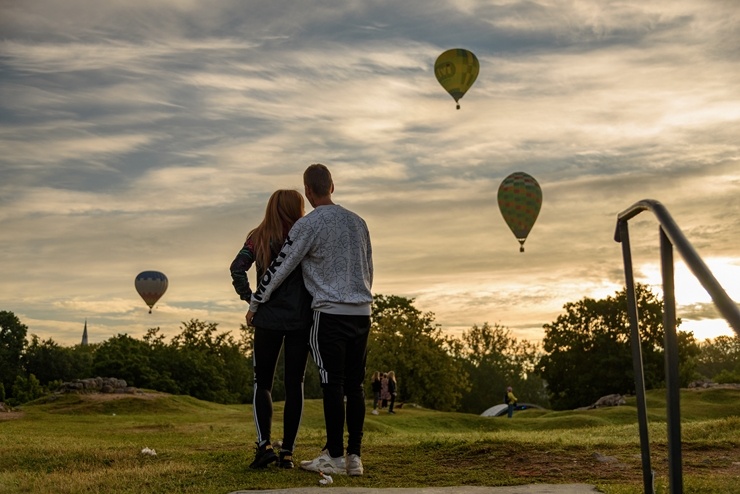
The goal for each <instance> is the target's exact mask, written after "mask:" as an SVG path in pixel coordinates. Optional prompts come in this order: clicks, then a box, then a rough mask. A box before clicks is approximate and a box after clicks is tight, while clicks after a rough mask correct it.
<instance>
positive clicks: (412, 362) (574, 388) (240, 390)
mask: <svg viewBox="0 0 740 494" xmlns="http://www.w3.org/2000/svg"><path fill="white" fill-rule="evenodd" d="M636 295H637V306H638V313H639V316H640V332H641V335H642V341H641V346H642V355H643V366H644V373H645V387H646V388H647V389H653V388H661V387H664V385H665V372H664V350H663V341H664V329H663V322H662V321H663V303H662V301H661V300H660V299H659V298H658V297H657V296H656V295H655V294H653V293H652V292H651V291H650V290H649V289H648V288H647V287H645V286H642V285H638V286H637V289H636ZM626 307H627V304H626V290H622V291H620V292H617V293H615V294H614V296H609V297H606V298H604V299H601V300H595V299H591V298H588V297H586V298H583V299H582V300H579V301H577V302H573V303H568V304H566V305H565V306H564V307H563V309H564V313H563V314H561V315H560V316H558V317H557V319H556V320H555V321H553V322H551V323H549V324H545V325H544V326H543V328H544V337H543V340H542V342H541V343H537V344H534V343H531V342H528V341H526V340H519V339H517V338H514V337H513V336H512V333H511V331H510V330H509V329H508V328H506V327H504V326H501V325H499V324H494V325H490V324H488V323H485V324H483V325H482V326H478V325H474V326H473V327H472V328H470V329H469V330H466V331H463V332H462V334H461V335H460V336H459V337H453V336H450V335H446V334H445V333H444V332H443V331H442V329H441V328H440V326H439V325H437V324H435V319H434V314H433V313H432V312H427V313H423V312H421V311H420V310H418V309H417V308H416V307H414V300H413V299H409V298H405V297H399V296H395V295H376V296H375V300H374V303H373V317H372V321H373V322H372V328H371V333H370V341H369V344H368V371H369V372H368V375H369V374H370V373H372V371H374V370H379V371H387V370H394V371H395V373H396V376H397V377H398V379H399V390H398V392H399V397H398V400H399V401H400V402H409V403H417V404H419V405H421V406H424V407H427V408H432V409H436V410H443V411H460V412H468V413H476V414H479V413H481V412H483V411H484V410H486V409H487V408H489V407H491V406H493V405H495V404H498V403H501V402H502V400H503V391H504V389H505V387H506V386H513V387H514V389H515V391H516V395H517V397H519V399H520V400H521V401H523V402H529V403H536V404H539V405H541V406H544V407H548V408H553V409H556V410H565V409H572V408H577V407H582V406H587V405H590V404H592V403H593V402H595V401H596V400H597V399H598V398H600V397H601V396H604V395H607V394H613V393H620V394H633V393H634V387H635V386H634V375H633V371H632V369H633V367H632V351H631V346H630V345H631V344H630V336H629V335H630V328H629V322H628V316H627V309H626ZM678 324H680V320H679V321H678ZM180 330H181V332H180V333H179V334H177V335H175V336H174V337H172V338H170V339H169V340H168V339H167V337H166V335H164V334H162V332H161V330H160V328H158V327H157V328H150V329H149V330H148V331H147V333H146V335H144V336H143V337H142V338H141V339H138V338H134V337H131V336H129V335H127V334H119V335H117V336H114V337H112V338H110V339H108V340H106V341H104V342H102V343H97V344H91V345H75V346H71V347H69V346H62V345H59V344H58V343H56V342H55V341H54V340H53V339H46V340H40V339H39V338H38V337H37V336H36V335H31V336H30V339H29V338H28V337H27V332H28V328H27V327H26V326H25V325H24V324H23V323H22V322H21V321H20V320H19V319H18V318H17V317H16V316H15V314H13V313H12V312H9V311H0V401H7V402H8V403H9V404H11V405H17V404H21V403H24V402H27V401H31V400H33V399H36V398H38V397H40V396H42V395H44V394H45V393H49V392H52V391H54V390H55V389H56V388H58V387H59V386H60V385H61V383H63V382H68V381H73V380H75V379H84V378H88V377H95V376H101V377H116V378H118V379H124V380H126V381H127V383H128V384H129V385H130V386H134V387H137V388H143V389H151V390H156V391H162V392H167V393H172V394H185V395H190V396H193V397H195V398H199V399H202V400H208V401H213V402H217V403H225V404H239V403H251V401H252V390H253V370H252V363H251V362H252V358H251V356H252V336H253V332H252V329H251V328H248V327H247V326H246V325H244V324H242V325H241V326H240V327H239V329H238V330H237V332H236V334H232V332H228V331H227V332H219V330H218V325H217V324H216V323H209V322H203V321H199V320H197V319H192V320H190V321H187V322H183V323H182V325H181V327H180ZM678 336H679V362H680V373H681V382H682V386H687V385H688V383H689V382H691V381H693V380H697V379H705V380H713V381H715V382H740V359H739V358H738V357H739V356H740V339H739V338H738V337H737V336H735V337H727V336H720V337H717V338H715V339H713V340H709V339H708V340H705V341H704V342H697V341H696V340H695V338H694V336H693V334H692V333H687V332H679V334H678ZM281 359H282V357H281ZM366 391H367V393H368V396H369V395H370V389H369V382H368V388H367V390H366ZM273 396H274V398H275V399H276V400H282V399H284V396H285V391H284V388H283V386H282V360H281V361H280V362H278V368H277V372H276V379H275V384H274V388H273ZM305 396H306V398H309V399H310V398H320V397H321V388H320V385H319V378H318V371H317V370H316V366H315V365H314V364H313V362H310V361H309V365H308V367H307V369H306V380H305Z"/></svg>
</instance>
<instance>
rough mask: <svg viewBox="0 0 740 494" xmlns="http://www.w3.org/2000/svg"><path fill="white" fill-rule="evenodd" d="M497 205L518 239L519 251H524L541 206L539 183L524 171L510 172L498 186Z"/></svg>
mask: <svg viewBox="0 0 740 494" xmlns="http://www.w3.org/2000/svg"><path fill="white" fill-rule="evenodd" d="M498 207H499V209H500V210H501V215H502V216H503V217H504V221H506V224H507V225H509V228H510V229H511V231H512V232H513V233H514V236H515V237H516V239H517V240H519V245H520V247H519V252H524V241H525V240H527V235H529V231H530V230H531V229H532V226H534V222H535V221H537V215H539V214H540V208H541V207H542V189H541V188H540V184H538V183H537V180H535V179H534V178H533V177H532V176H530V175H527V174H526V173H524V172H516V173H512V174H511V175H509V176H508V177H506V178H505V179H504V181H503V182H501V185H500V186H499V188H498Z"/></svg>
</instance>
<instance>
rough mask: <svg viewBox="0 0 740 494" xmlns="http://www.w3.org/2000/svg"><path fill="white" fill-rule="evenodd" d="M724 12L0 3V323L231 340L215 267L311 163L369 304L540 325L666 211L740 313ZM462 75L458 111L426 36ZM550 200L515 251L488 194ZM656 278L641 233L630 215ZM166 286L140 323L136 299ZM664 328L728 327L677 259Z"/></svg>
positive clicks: (683, 2) (479, 4) (733, 22)
mask: <svg viewBox="0 0 740 494" xmlns="http://www.w3.org/2000/svg"><path fill="white" fill-rule="evenodd" d="M739 22H740V10H738V9H737V5H736V3H735V2H734V1H732V0H726V1H725V0H712V1H709V2H704V3H702V4H699V3H697V2H694V1H689V0H670V1H669V0H660V1H654V2H647V3H646V2H638V1H626V2H625V1H620V2H608V1H607V2H605V1H600V0H590V1H589V0H584V1H579V2H554V1H539V2H530V1H517V0H511V1H506V0H490V1H489V0H486V1H480V0H476V1H472V0H438V1H428V0H424V1H421V0H409V1H405V2H390V1H387V0H376V1H370V2H368V1H351V2H330V1H322V0H307V1H302V2H292V1H285V0H282V1H271V2H258V1H237V0H232V1H229V0H214V1H210V2H202V1H197V0H191V1H179V0H178V1H174V0H170V1H159V2H154V3H152V2H144V1H141V0H126V1H118V0H116V1H108V2H102V3H101V2H92V1H90V0H69V1H65V2H55V1H52V0H30V1H27V2H5V3H4V5H3V16H1V17H0V30H2V32H3V37H2V40H0V232H2V234H1V235H0V252H2V256H0V273H1V275H2V282H1V283H0V301H2V304H1V305H0V310H11V311H13V312H15V313H16V314H17V315H18V316H19V317H20V318H21V320H22V321H23V322H24V323H25V324H27V325H28V326H29V330H30V332H31V333H35V334H38V335H39V336H41V337H42V338H50V337H51V338H53V339H54V340H55V341H58V342H61V343H64V344H70V343H77V342H78V341H79V339H80V336H81V329H82V324H83V322H84V320H85V319H87V320H88V323H89V326H90V332H91V336H90V339H91V341H102V340H104V339H107V338H108V337H110V336H111V335H114V334H117V333H128V334H131V335H134V336H139V335H141V334H143V333H144V331H145V330H146V329H147V328H149V327H153V326H160V327H161V328H162V330H163V332H164V333H165V334H167V335H173V334H175V333H177V332H179V323H180V322H181V321H186V320H189V319H191V318H198V319H201V320H206V321H209V322H217V323H219V325H220V328H221V329H223V330H235V329H236V328H237V327H238V325H239V324H240V323H241V322H242V321H243V314H244V312H245V309H246V305H245V304H244V303H243V302H241V301H240V300H238V298H237V296H236V295H235V293H234V291H233V289H232V287H231V284H230V281H231V280H230V277H229V273H228V266H229V264H230V262H231V260H232V258H233V256H234V255H235V254H236V252H237V251H238V249H239V247H240V246H241V243H242V241H243V240H244V236H245V235H246V233H247V231H248V230H249V229H251V228H252V227H254V226H255V225H256V224H257V223H258V222H259V221H260V219H261V217H262V215H263V214H264V206H265V203H266V200H267V197H268V196H269V195H270V193H272V192H273V191H274V190H275V189H277V188H296V189H298V190H301V191H302V183H301V174H302V172H303V170H304V169H305V167H306V166H307V165H308V164H310V163H313V162H322V163H325V164H327V165H328V166H329V167H330V169H331V170H332V172H333V174H334V178H335V182H336V193H335V196H334V198H335V200H336V202H338V203H340V204H342V205H344V206H346V207H349V208H350V209H353V210H355V211H357V212H358V213H360V214H361V215H362V216H363V217H365V219H366V220H367V222H368V224H369V226H370V228H371V234H372V239H373V246H374V252H375V266H376V279H375V286H374V291H375V292H376V293H383V294H389V295H390V294H393V295H402V296H407V297H412V298H415V299H416V306H417V307H419V308H420V309H422V310H424V311H431V312H434V313H435V314H436V320H437V322H438V323H440V324H441V325H442V328H443V329H445V330H448V331H450V332H459V331H462V330H465V329H468V328H470V327H471V326H472V325H474V324H478V325H480V324H483V323H484V322H490V323H499V324H502V325H504V326H507V327H510V328H511V329H512V330H513V331H514V334H515V336H517V337H520V338H524V339H530V340H538V339H540V338H541V337H542V325H543V324H546V323H549V322H552V321H553V320H554V319H555V318H556V317H557V315H558V314H560V313H561V311H562V306H563V304H565V303H567V302H573V301H576V300H579V299H581V298H583V297H585V296H590V297H603V296H606V295H612V294H614V292H616V291H618V290H620V289H621V287H622V286H623V284H624V273H623V268H622V257H621V246H620V244H618V243H616V242H615V241H614V238H613V237H614V229H615V226H616V217H617V214H618V213H619V212H620V211H622V210H624V209H626V208H627V207H629V206H630V205H631V204H633V203H634V202H636V201H638V200H641V199H646V198H651V199H657V200H660V201H661V202H662V203H663V204H665V205H666V207H667V208H668V209H669V211H670V212H671V214H672V215H673V217H674V219H675V220H676V222H677V223H678V224H679V226H680V227H681V228H682V229H683V231H684V233H685V234H686V236H687V237H688V239H689V240H690V241H691V242H692V243H693V245H694V246H695V248H696V249H697V251H698V252H699V254H700V255H701V256H702V257H703V258H704V259H705V261H706V262H707V263H708V264H709V265H710V267H711V268H712V269H713V270H714V272H715V274H716V276H717V278H718V279H719V280H720V282H721V283H722V284H723V286H724V287H725V289H726V290H727V291H728V293H729V295H730V296H731V297H732V298H733V299H734V300H740V281H739V280H740V253H739V252H738V248H737V245H738V244H739V243H740V194H738V192H739V191H740V166H739V165H740V150H739V148H738V139H737V136H738V135H740V97H738V92H737V88H738V87H740V69H738V62H739V61H740V31H738V29H737V25H738V23H739ZM453 47H464V48H467V49H470V50H472V51H473V52H475V53H476V55H477V56H478V58H479V60H480V64H481V73H480V76H479V78H478V81H477V82H476V83H475V85H474V87H473V88H472V89H471V91H470V92H469V93H468V94H467V95H466V96H465V97H464V98H463V99H462V100H461V104H462V109H461V110H459V111H456V110H455V106H454V102H453V100H452V99H451V98H450V97H449V95H447V94H446V93H445V92H444V90H443V89H442V88H441V87H440V86H439V84H438V83H437V81H436V80H435V78H434V73H433V64H434V60H435V59H436V57H437V56H438V55H439V54H440V53H441V52H442V51H444V50H446V49H448V48H453ZM514 171H525V172H527V173H529V174H530V175H533V176H534V177H536V178H537V180H538V181H539V183H540V184H541V186H542V188H543V193H544V205H543V208H542V212H541V213H540V217H539V219H538V221H537V224H536V225H535V227H534V229H533V230H532V234H531V235H530V237H529V239H528V240H527V243H526V252H525V253H524V254H520V253H519V251H518V244H517V242H516V240H515V239H514V237H513V235H512V234H511V232H510V231H509V230H508V228H507V227H506V225H505V223H504V222H503V220H502V218H501V215H500V214H499V211H498V207H497V204H496V191H497V189H498V186H499V184H500V183H501V181H502V180H503V179H504V177H506V176H507V175H508V174H510V173H512V172H514ZM631 240H632V245H633V249H634V255H635V267H636V270H637V272H636V277H637V279H638V281H641V282H644V283H649V284H651V285H653V286H654V288H655V290H656V292H659V291H660V283H661V281H660V271H659V253H658V227H657V222H656V221H655V219H654V217H652V215H650V214H649V213H645V214H644V215H642V216H640V217H638V218H637V219H635V220H633V222H632V224H631ZM147 269H156V270H160V271H163V272H165V273H166V274H167V275H168V276H169V278H170V288H169V291H168V292H167V294H166V295H165V296H164V298H163V299H162V300H161V301H160V303H159V305H158V306H157V308H156V309H155V310H154V313H153V314H152V315H149V314H147V310H146V308H145V306H144V304H143V302H142V301H141V300H140V299H139V298H138V295H137V294H136V293H135V291H134V289H133V279H134V277H135V275H136V274H137V273H138V272H140V271H143V270H147ZM677 269H678V273H677V287H676V292H677V298H678V303H679V305H680V307H679V314H678V315H679V316H680V317H682V318H683V320H684V325H683V328H684V329H688V330H693V331H694V332H695V335H696V336H697V337H700V338H703V337H711V336H715V335H717V334H731V331H730V330H729V329H728V326H727V324H726V323H724V322H723V321H721V320H719V316H718V314H717V311H716V310H715V309H714V306H713V305H712V303H711V300H710V299H709V298H708V297H707V296H706V293H705V292H704V290H703V289H702V288H701V286H700V285H699V284H698V283H697V282H696V281H695V280H694V279H693V277H692V275H691V274H690V273H689V272H688V270H686V269H685V267H684V266H683V265H682V264H681V263H680V261H679V262H678V263H677Z"/></svg>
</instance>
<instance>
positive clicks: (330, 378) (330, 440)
mask: <svg viewBox="0 0 740 494" xmlns="http://www.w3.org/2000/svg"><path fill="white" fill-rule="evenodd" d="M303 184H304V187H305V194H306V198H307V199H308V201H309V202H310V203H311V205H312V206H313V207H314V210H313V211H311V212H310V213H308V214H307V215H306V216H304V217H303V218H301V219H299V220H298V221H296V223H295V225H293V228H292V229H291V230H290V233H289V234H288V238H287V239H286V241H285V244H284V245H283V248H282V250H281V251H280V254H279V255H278V258H277V259H276V260H275V261H273V263H272V264H271V265H270V267H269V268H268V270H267V273H266V274H265V275H264V276H263V277H262V278H261V280H260V284H259V287H258V288H257V291H256V292H255V293H254V294H253V295H252V302H251V304H250V307H249V309H250V310H249V312H248V313H247V322H249V321H250V320H251V318H254V317H256V316H255V314H259V311H260V310H262V308H261V307H262V306H263V305H264V304H265V303H266V302H268V301H269V300H270V297H271V296H272V295H273V293H274V292H275V289H276V288H277V287H278V286H280V284H281V283H282V282H283V280H285V278H286V277H287V276H288V274H289V273H290V272H291V271H293V269H295V268H296V267H297V266H298V265H299V264H300V266H301V268H302V271H303V277H304V280H305V282H306V288H307V289H308V291H309V292H310V293H311V295H312V296H313V304H312V308H313V326H312V327H311V336H310V343H311V354H312V355H313V358H314V361H315V362H316V365H317V366H318V368H319V376H320V378H321V387H322V389H323V394H324V421H325V423H326V445H325V446H324V448H323V450H322V453H321V454H320V455H319V456H318V457H316V458H315V459H313V460H311V461H303V462H301V468H304V469H306V470H311V471H314V472H324V473H347V474H349V475H362V474H363V472H364V469H363V465H362V460H361V459H360V456H361V454H362V435H363V428H364V423H365V391H364V382H365V364H366V361H367V341H368V336H369V334H370V314H371V310H372V309H371V307H372V301H373V298H372V292H371V288H372V281H373V260H372V248H371V245H370V234H369V232H368V228H367V224H366V223H365V221H364V220H363V219H362V218H360V217H359V216H358V215H357V214H355V213H353V212H351V211H349V210H347V209H345V208H343V207H342V206H340V205H338V204H334V202H333V201H332V197H331V195H332V193H333V192H334V182H333V181H332V178H331V173H330V172H329V169H328V168H326V166H324V165H322V164H314V165H311V166H309V167H308V168H307V169H306V171H305V172H304V173H303ZM345 396H346V397H347V405H346V409H345V403H344V397H345ZM345 421H346V424H347V432H348V436H349V437H348V440H347V449H346V453H347V457H346V458H345V456H344V454H345V448H344V424H345Z"/></svg>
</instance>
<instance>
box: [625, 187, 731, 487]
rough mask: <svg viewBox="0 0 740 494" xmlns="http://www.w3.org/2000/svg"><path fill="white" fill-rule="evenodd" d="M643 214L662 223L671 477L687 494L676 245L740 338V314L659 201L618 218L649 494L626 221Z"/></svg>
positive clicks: (642, 383)
mask: <svg viewBox="0 0 740 494" xmlns="http://www.w3.org/2000/svg"><path fill="white" fill-rule="evenodd" d="M643 211H652V212H653V214H655V216H656V217H657V219H658V222H659V223H660V252H661V271H662V277H663V329H664V331H665V359H666V406H667V408H668V410H667V418H668V420H667V425H668V479H669V485H670V491H671V493H672V494H679V493H682V492H683V479H682V472H681V415H680V413H681V409H680V401H679V396H680V395H679V391H680V381H679V361H678V338H677V335H676V300H675V292H674V277H673V246H676V248H677V249H678V251H679V253H680V254H681V257H683V259H684V261H685V262H686V264H687V266H688V267H689V269H690V270H691V271H692V272H693V273H694V276H696V278H697V279H698V280H699V282H700V283H701V284H702V286H703V287H704V288H705V289H706V290H707V292H708V293H709V295H710V296H711V297H712V300H713V301H714V303H715V305H717V308H718V309H719V311H720V313H721V314H722V316H723V317H724V318H725V320H727V322H728V323H729V324H730V325H731V326H732V328H733V329H734V330H735V333H737V334H738V335H740V310H738V306H737V305H736V304H735V302H733V301H732V299H731V298H730V297H729V296H728V295H727V293H726V292H725V290H724V289H723V288H722V286H721V285H720V284H719V282H718V281H717V280H716V278H715V277H714V275H713V274H712V272H711V271H710V270H709V268H708V267H707V266H706V264H704V261H702V259H701V257H699V255H698V254H697V253H696V251H695V250H694V248H693V247H692V246H691V244H690V243H689V241H688V240H687V239H686V237H685V236H684V234H683V233H682V232H681V229H680V228H678V225H676V222H675V221H673V218H672V217H671V215H670V214H669V213H668V210H667V209H666V208H665V206H663V205H662V204H661V203H660V202H658V201H655V200H652V199H645V200H642V201H639V202H636V203H635V204H633V205H632V206H631V207H629V208H628V209H626V210H624V211H622V212H621V213H619V215H618V216H617V227H616V231H615V233H614V240H615V241H617V242H621V243H622V256H623V260H624V273H625V280H626V283H627V310H628V313H629V321H630V328H631V330H630V340H631V345H632V364H633V369H634V373H635V394H636V398H637V417H638V424H639V431H640V449H641V452H642V474H643V484H644V488H645V493H646V494H654V493H655V485H654V478H655V473H654V472H653V471H652V468H651V467H650V441H649V438H648V426H647V405H646V401H645V379H644V373H643V367H642V349H641V347H640V331H639V319H638V315H637V299H636V296H635V280H634V276H633V273H632V255H631V251H630V242H629V228H628V225H627V222H628V221H629V220H630V219H632V218H634V217H635V216H637V215H638V214H640V213H641V212H643Z"/></svg>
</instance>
